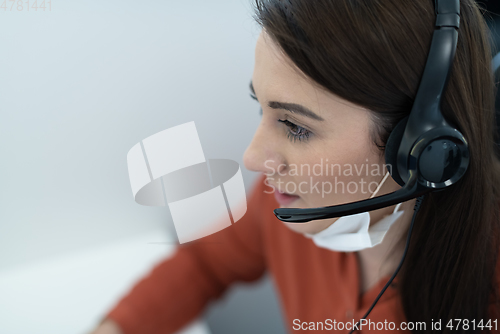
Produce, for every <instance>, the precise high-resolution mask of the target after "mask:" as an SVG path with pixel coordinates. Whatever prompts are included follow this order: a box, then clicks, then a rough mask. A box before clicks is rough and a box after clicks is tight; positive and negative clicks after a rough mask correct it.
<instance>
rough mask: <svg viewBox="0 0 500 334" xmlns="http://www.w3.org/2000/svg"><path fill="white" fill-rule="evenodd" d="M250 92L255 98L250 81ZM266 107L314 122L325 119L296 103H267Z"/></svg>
mask: <svg viewBox="0 0 500 334" xmlns="http://www.w3.org/2000/svg"><path fill="white" fill-rule="evenodd" d="M250 91H251V92H252V94H253V95H254V96H255V97H257V94H255V89H254V88H253V82H252V81H250ZM267 105H268V107H269V108H272V109H283V110H287V111H289V112H291V113H294V114H299V115H302V116H305V117H309V118H312V119H314V120H316V121H321V122H322V121H324V120H325V119H324V118H323V117H321V116H319V115H317V114H315V113H314V112H312V111H311V110H309V109H308V108H306V107H304V106H303V105H300V104H296V103H287V102H277V101H269V102H268V104H267Z"/></svg>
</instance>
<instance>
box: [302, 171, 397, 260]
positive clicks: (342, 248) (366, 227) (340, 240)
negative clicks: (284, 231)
mask: <svg viewBox="0 0 500 334" xmlns="http://www.w3.org/2000/svg"><path fill="white" fill-rule="evenodd" d="M388 176H389V173H387V174H386V175H385V176H384V178H383V180H382V182H380V184H379V185H378V187H377V189H375V191H374V192H373V194H372V195H371V196H370V198H372V197H374V196H375V195H376V194H377V192H378V191H379V189H380V187H381V186H382V184H383V183H384V182H385V180H386V179H387V177H388ZM400 205H401V203H399V204H398V205H396V208H395V209H394V212H393V213H392V214H390V215H388V216H386V217H384V218H382V219H381V220H379V221H378V222H376V223H375V224H373V225H372V226H370V213H369V212H362V213H358V214H355V215H350V216H344V217H340V218H339V219H337V220H336V221H335V222H334V223H333V224H332V225H330V226H328V227H327V228H326V229H324V230H323V231H321V232H318V233H315V234H309V233H305V234H304V235H305V236H306V237H308V238H311V239H312V240H313V241H314V243H315V244H316V246H318V247H322V248H327V249H330V250H333V251H338V252H356V251H360V250H362V249H365V248H371V247H374V246H376V245H378V244H380V243H381V242H382V240H383V239H384V236H385V235H386V233H387V231H389V228H390V227H391V226H392V224H393V223H394V222H395V221H396V220H397V219H398V218H399V217H401V215H402V214H403V213H404V211H398V209H399V206H400Z"/></svg>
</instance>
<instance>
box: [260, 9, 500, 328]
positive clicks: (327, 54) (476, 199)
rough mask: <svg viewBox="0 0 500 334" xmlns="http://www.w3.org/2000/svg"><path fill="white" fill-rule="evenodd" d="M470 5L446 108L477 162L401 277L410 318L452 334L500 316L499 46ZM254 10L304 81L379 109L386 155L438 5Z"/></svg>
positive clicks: (424, 217)
mask: <svg viewBox="0 0 500 334" xmlns="http://www.w3.org/2000/svg"><path fill="white" fill-rule="evenodd" d="M460 2H461V3H460V17H461V19H460V29H459V36H458V45H457V50H456V54H455V59H454V62H453V65H452V68H451V73H450V78H449V81H448V86H447V89H446V92H445V93H444V101H443V104H442V111H443V114H444V116H445V118H447V119H448V120H450V121H451V122H452V124H455V125H456V126H457V127H458V128H459V129H460V131H461V132H462V133H463V134H464V136H465V138H467V140H468V142H469V148H470V164H469V168H468V170H467V173H466V174H465V176H464V177H463V178H462V179H461V180H460V181H459V182H458V183H457V184H455V185H453V186H452V187H449V188H447V189H445V190H443V191H440V192H434V193H431V194H429V195H427V196H426V198H425V200H424V202H423V204H422V207H421V209H420V211H419V213H418V215H417V217H416V221H415V225H414V229H413V233H412V239H411V243H410V248H409V251H408V254H407V256H406V259H405V262H404V265H403V267H402V269H401V271H400V273H399V274H398V281H399V284H398V289H399V291H400V295H401V301H402V304H403V308H404V312H405V315H406V317H407V320H408V321H425V322H426V323H427V324H430V322H431V320H432V319H433V320H434V321H436V320H437V319H442V329H443V332H449V331H450V328H448V327H446V326H445V325H446V323H447V321H448V320H449V319H468V320H469V321H472V320H474V319H475V320H476V324H478V323H479V320H480V319H492V318H497V317H498V315H499V314H495V313H492V312H491V309H490V306H491V305H490V302H491V301H492V300H494V301H496V302H497V307H496V308H495V309H496V310H497V311H498V300H499V298H498V286H497V284H498V283H497V281H496V279H495V274H496V272H495V268H496V263H497V255H498V252H499V251H500V248H499V246H500V244H499V237H500V236H499V233H498V232H499V230H500V228H499V227H500V215H499V205H500V201H499V199H500V198H499V186H500V180H499V177H500V168H499V162H498V159H497V157H496V156H495V150H494V132H495V128H494V124H495V116H494V97H495V85H494V79H493V73H492V70H491V65H490V64H491V41H490V40H489V38H488V27H487V25H486V23H485V21H484V18H483V17H482V15H481V11H480V9H479V7H478V6H477V5H476V3H475V2H474V1H473V0H462V1H460ZM255 10H256V15H255V19H256V20H257V22H258V23H259V24H260V25H261V26H262V27H263V28H264V30H265V31H266V33H267V34H268V35H269V36H270V37H271V38H272V39H273V40H274V41H275V42H276V43H277V44H278V45H279V46H280V48H281V49H282V50H283V52H284V53H285V54H286V55H287V56H288V57H289V58H290V59H291V60H292V61H293V63H294V64H295V65H296V66H297V68H298V69H300V71H301V72H302V73H304V74H305V75H306V76H307V77H309V78H310V79H312V81H313V82H314V83H316V84H318V85H320V86H322V87H323V88H325V89H327V90H328V91H329V92H331V93H333V94H335V95H337V96H339V97H341V98H343V99H345V100H348V101H350V102H352V103H355V104H357V105H360V106H362V107H365V108H367V109H369V110H370V111H372V113H371V114H372V118H373V121H374V127H373V128H374V132H373V133H372V136H373V140H374V143H375V145H377V146H378V147H379V148H380V151H381V154H383V151H384V146H385V143H386V142H387V138H388V136H389V134H390V132H391V131H392V129H393V128H394V127H395V125H396V124H397V123H398V121H399V120H401V119H402V118H404V117H405V116H407V115H408V114H409V113H410V111H411V107H412V104H413V101H414V98H415V95H416V92H417V88H418V85H419V83H420V79H421V76H422V73H423V69H424V67H425V62H426V60H427V55H428V51H429V47H430V42H431V38H432V34H433V32H434V29H435V28H434V23H435V21H436V15H435V11H434V1H433V0H418V1H415V0H255ZM401 242H404V240H401ZM454 325H455V326H456V325H457V323H456V322H454ZM471 329H472V323H471V324H470V327H469V330H468V332H470V331H471ZM427 330H428V331H430V326H428V328H427ZM461 330H462V331H465V329H464V328H461ZM453 332H454V333H457V332H461V331H460V330H459V331H456V330H455V331H453ZM476 332H480V329H478V328H476Z"/></svg>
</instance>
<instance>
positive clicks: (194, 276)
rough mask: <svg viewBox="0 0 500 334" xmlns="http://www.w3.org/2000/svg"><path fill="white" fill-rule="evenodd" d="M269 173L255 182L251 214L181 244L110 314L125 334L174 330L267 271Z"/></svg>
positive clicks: (108, 315)
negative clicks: (263, 215)
mask: <svg viewBox="0 0 500 334" xmlns="http://www.w3.org/2000/svg"><path fill="white" fill-rule="evenodd" d="M263 180H264V176H260V177H259V179H258V180H257V182H256V183H255V184H254V185H253V187H252V190H251V192H250V194H249V196H248V199H247V211H246V213H245V215H244V216H243V217H242V218H241V219H240V220H239V221H237V222H236V223H234V224H232V225H231V226H229V227H227V228H225V229H223V230H221V231H219V232H216V233H214V234H212V235H209V236H206V237H204V238H201V239H198V240H195V241H192V242H189V243H186V244H182V245H179V246H178V247H177V248H176V251H175V252H174V254H173V255H172V256H171V257H169V258H167V259H165V260H164V261H162V262H160V263H159V264H158V265H156V266H155V267H153V268H152V270H151V271H150V272H149V274H148V275H146V276H145V277H143V278H142V279H141V280H139V282H137V283H136V284H135V286H133V287H132V288H131V289H130V290H129V292H128V293H127V294H126V295H125V296H124V297H123V298H122V299H121V300H119V301H118V303H117V304H116V305H115V306H114V307H113V308H112V309H111V310H110V311H109V312H108V313H107V314H106V318H110V319H112V320H114V321H115V322H116V323H117V324H118V325H119V327H120V328H121V329H122V331H123V332H124V333H125V334H139V333H140V334H148V333H174V332H176V331H177V330H179V329H181V328H182V327H184V326H185V325H187V324H188V323H189V322H191V321H193V320H194V319H195V318H197V317H198V316H199V315H200V314H201V312H202V311H203V310H204V308H205V306H206V305H207V303H208V302H209V301H210V300H213V299H216V298H218V297H220V296H221V295H222V294H223V293H224V291H225V290H226V289H227V288H228V286H229V285H230V284H231V283H233V282H235V281H246V282H249V281H254V280H257V279H258V278H260V277H261V276H262V275H263V273H264V272H265V270H266V259H265V253H264V249H263V248H264V247H263V237H262V228H261V225H262V223H261V219H260V217H259V216H260V214H259V213H260V208H261V207H262V206H263V201H265V200H266V198H265V196H263V195H264V194H263V192H264V190H265V189H264V182H263Z"/></svg>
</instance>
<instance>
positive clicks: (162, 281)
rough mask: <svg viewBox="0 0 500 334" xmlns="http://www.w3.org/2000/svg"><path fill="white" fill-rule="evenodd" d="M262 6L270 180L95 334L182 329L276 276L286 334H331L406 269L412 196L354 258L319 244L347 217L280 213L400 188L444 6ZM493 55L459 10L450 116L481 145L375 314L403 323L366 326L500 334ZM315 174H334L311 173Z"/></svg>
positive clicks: (392, 1) (258, 166) (338, 0)
mask: <svg viewBox="0 0 500 334" xmlns="http://www.w3.org/2000/svg"><path fill="white" fill-rule="evenodd" d="M256 9H257V21H258V22H259V23H260V24H261V25H262V27H263V31H262V33H261V35H260V36H259V39H258V41H257V45H256V51H255V68H254V73H253V76H252V82H251V89H252V90H253V92H252V95H253V97H254V98H255V99H257V100H258V101H259V103H260V105H261V107H262V120H261V123H260V125H259V127H258V129H257V131H256V133H255V136H254V138H253V140H252V143H251V144H250V146H249V147H248V149H247V151H246V152H245V155H244V163H245V166H246V167H247V168H248V169H250V170H253V171H258V172H262V173H264V175H263V176H262V177H261V178H260V179H259V181H258V182H257V184H256V185H255V186H254V188H253V189H252V192H251V194H250V197H249V201H248V210H247V213H246V215H245V217H244V218H243V219H242V220H241V221H239V222H237V223H236V224H234V225H231V227H229V228H227V229H225V230H223V231H220V232H218V233H216V234H213V235H211V236H208V237H206V238H204V239H203V240H200V241H199V242H192V243H189V244H187V245H182V246H180V247H179V249H178V251H177V253H176V254H175V256H174V257H173V258H171V259H169V260H166V261H165V262H163V263H161V264H160V265H158V266H157V267H156V268H155V269H154V270H153V271H152V273H151V274H150V275H149V276H148V277H146V278H144V279H143V280H142V281H141V282H139V283H138V284H137V285H136V286H135V287H134V289H133V290H132V291H131V292H130V293H129V294H128V295H127V296H126V297H125V298H124V299H123V300H122V301H120V303H119V304H118V305H117V306H116V307H115V308H114V309H113V310H111V311H110V312H109V313H108V315H107V320H105V321H104V322H103V323H102V325H101V326H100V327H99V328H98V329H97V330H96V331H95V333H96V334H97V333H98V334H103V333H127V334H128V333H159V332H162V333H170V332H174V331H176V330H178V329H179V328H181V327H182V326H183V325H185V324H186V323H187V322H188V321H190V320H192V319H194V318H195V317H196V316H197V315H199V314H200V312H201V311H202V310H203V308H204V307H205V306H206V304H207V303H208V301H209V300H211V299H214V298H217V297H219V296H220V295H221V294H222V293H223V292H224V291H225V289H226V288H227V287H228V285H229V284H231V283H232V282H235V281H238V280H240V281H241V280H243V281H252V280H255V279H257V278H259V277H260V276H261V275H262V274H263V273H264V271H265V270H269V271H270V272H271V274H272V275H273V279H274V281H275V283H276V286H277V289H278V292H279V295H280V298H281V301H282V304H283V307H284V311H285V312H284V313H285V315H286V317H285V318H286V326H287V328H288V329H289V330H290V331H295V330H299V331H301V330H302V331H304V330H318V331H320V332H321V331H328V330H333V329H332V327H333V326H334V324H335V326H336V327H335V329H336V330H343V331H344V332H348V330H349V329H350V328H352V327H351V326H348V325H347V324H348V323H353V322H354V323H355V322H357V321H358V320H359V319H360V318H361V317H362V316H363V315H364V314H365V313H366V311H367V310H368V309H369V307H370V306H371V305H372V303H373V301H374V299H375V297H376V296H377V295H378V293H379V291H380V290H381V288H382V287H383V286H384V285H385V283H386V282H387V280H388V278H389V277H390V276H391V274H392V273H393V272H394V271H395V269H396V268H397V266H398V264H399V261H400V259H401V256H402V254H403V250H404V242H405V237H406V232H407V231H408V228H409V224H410V221H411V218H412V215H413V210H412V209H413V206H414V205H415V199H413V200H410V201H407V202H404V203H401V205H398V206H392V207H387V208H382V209H379V210H376V211H371V212H369V222H370V226H374V225H375V224H376V223H377V222H381V221H382V220H383V219H386V218H387V217H393V218H394V217H396V219H395V221H391V223H392V225H391V226H392V227H391V228H390V229H389V230H388V231H387V233H386V234H385V236H383V239H382V240H378V242H377V241H376V242H373V240H372V243H373V244H371V245H363V246H360V247H358V249H359V250H358V251H335V250H332V249H334V248H335V247H340V246H339V244H338V243H337V244H336V245H335V247H333V246H332V247H331V249H328V248H329V247H328V246H325V245H320V243H319V242H316V238H315V236H317V235H318V233H320V232H322V231H325V230H326V229H327V228H328V227H330V226H333V225H332V224H333V223H334V222H336V221H337V219H336V218H333V219H325V220H316V221H311V222H309V223H303V224H291V223H282V222H280V221H279V220H277V219H276V218H275V217H274V216H273V214H272V210H273V209H274V208H276V207H277V206H278V205H279V206H280V207H297V208H305V207H319V206H328V205H335V204H342V203H347V202H353V201H358V200H362V199H365V198H368V197H370V196H374V195H375V193H378V195H381V194H386V193H390V192H393V191H396V190H397V189H399V188H400V186H399V185H398V184H397V183H396V182H395V181H394V180H393V179H392V178H391V177H389V178H384V176H385V175H386V174H385V172H386V168H387V167H388V166H385V160H384V149H385V144H386V142H387V139H388V136H389V134H390V132H391V131H392V129H393V128H394V127H395V125H396V124H397V123H398V122H399V120H401V119H402V118H404V117H405V116H407V115H408V114H409V112H410V110H411V107H412V103H413V101H414V98H415V94H416V91H417V88H418V85H419V83H420V79H421V75H422V71H423V69H424V66H425V62H426V59H427V55H428V50H429V45H430V41H431V38H432V33H433V31H434V23H435V21H436V15H435V11H434V4H433V1H431V0H419V1H401V0H335V1H334V0H314V1H310V0H292V1H280V0H257V2H256ZM490 53H491V50H490V44H489V41H488V39H487V27H486V24H485V22H484V20H483V18H482V16H481V13H480V11H479V10H478V7H477V5H476V4H475V2H474V1H473V0H462V1H461V4H460V29H459V36H458V45H457V50H456V54H455V58H454V61H453V66H452V69H451V75H450V78H449V82H448V85H447V88H446V91H445V93H444V101H443V104H442V111H443V114H444V116H445V117H446V119H448V120H450V122H452V123H453V124H455V125H456V127H457V128H458V129H460V131H461V132H462V133H463V134H464V136H465V138H467V140H468V142H469V149H470V163H469V167H468V170H467V172H466V174H465V175H464V176H463V178H462V179H461V180H460V181H459V182H458V183H457V184H455V185H453V186H451V187H448V188H445V189H444V190H442V191H439V192H433V193H430V194H428V195H426V197H425V199H424V200H423V202H422V205H421V208H420V211H419V212H418V215H417V216H416V221H415V224H414V227H413V233H412V238H411V243H410V246H409V250H408V253H407V255H406V259H405V261H404V264H403V267H402V268H401V270H400V271H399V273H398V275H397V277H396V279H395V280H394V283H395V284H393V285H392V287H391V288H389V289H388V290H387V291H386V292H385V293H384V295H383V296H382V297H381V298H380V300H379V301H378V303H377V305H376V306H375V308H374V309H373V311H372V312H371V313H370V315H369V316H368V319H370V320H371V321H372V322H374V323H377V324H380V323H384V322H389V323H393V324H395V326H396V328H395V329H394V328H388V327H385V328H381V327H377V328H375V329H374V328H368V327H366V328H363V329H362V330H361V331H360V332H363V333H367V332H373V331H374V330H382V331H389V330H390V331H392V332H394V331H395V332H397V331H402V330H403V329H404V328H402V327H401V326H403V323H407V325H406V326H407V328H408V329H413V330H419V331H422V332H431V331H432V330H433V329H434V330H436V329H441V330H442V331H443V332H452V331H453V332H455V333H456V332H465V331H468V332H470V331H473V332H478V333H479V332H481V330H484V331H492V332H494V331H498V326H499V324H497V322H498V320H497V321H496V322H495V321H494V320H496V319H498V317H499V315H500V313H498V311H499V303H500V302H499V300H500V299H499V294H498V288H499V285H500V281H499V280H498V279H497V275H498V274H499V273H497V271H496V270H497V269H496V268H497V267H498V268H500V266H497V257H498V251H499V250H500V249H499V247H500V245H499V234H498V231H499V227H500V217H499V215H498V211H499V198H498V196H499V193H498V190H499V184H500V183H499V179H498V178H499V176H500V169H499V165H498V159H497V157H496V156H495V153H494V128H493V124H494V121H495V120H494V106H493V104H494V82H493V76H492V72H491V69H490ZM332 164H334V167H332ZM315 165H316V166H318V168H320V167H321V166H324V167H325V166H326V168H325V169H322V171H321V172H320V173H314V174H313V173H312V172H311V169H313V167H314V166H315ZM303 166H309V167H310V169H309V170H307V169H306V172H304V169H301V167H303ZM362 167H366V170H362V169H361V168H362ZM346 170H347V172H346ZM328 171H330V173H328ZM360 171H361V172H360ZM381 181H383V182H381ZM314 184H319V185H324V184H325V185H328V184H329V185H330V186H332V188H331V190H330V188H328V189H325V188H324V187H323V188H322V189H321V190H319V188H315V187H313V185H314ZM300 185H302V187H300ZM349 185H351V186H349ZM353 185H355V186H356V187H354V186H353ZM363 185H364V186H365V188H363ZM375 185H378V186H379V187H377V189H375ZM349 187H350V188H349ZM316 189H318V191H316ZM333 189H334V190H333ZM274 190H278V191H274ZM327 190H330V191H327ZM283 192H285V194H283ZM398 212H403V214H402V215H401V214H399V215H397V216H395V215H396V214H397V213H398ZM339 222H340V220H339ZM204 241H210V242H204ZM214 241H216V242H214ZM317 244H318V245H320V246H317ZM339 249H342V247H340V248H339ZM187 279H192V281H191V282H189V283H186V282H185V281H186V280H187ZM450 319H461V322H460V323H457V321H454V320H452V321H451V323H450ZM481 319H482V322H480V321H481ZM328 320H330V322H328ZM488 320H490V321H489V322H488ZM334 321H335V322H334ZM419 323H420V324H419ZM438 323H439V324H440V326H441V327H440V328H438V327H437V326H438ZM465 323H467V326H465V325H464V324H465ZM341 324H342V328H341V327H340V326H341ZM422 324H424V325H422ZM488 324H489V325H488ZM412 326H413V327H412ZM419 326H420V327H419ZM423 326H425V327H423ZM485 326H486V327H485ZM488 326H489V327H488ZM473 329H474V330H473Z"/></svg>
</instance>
